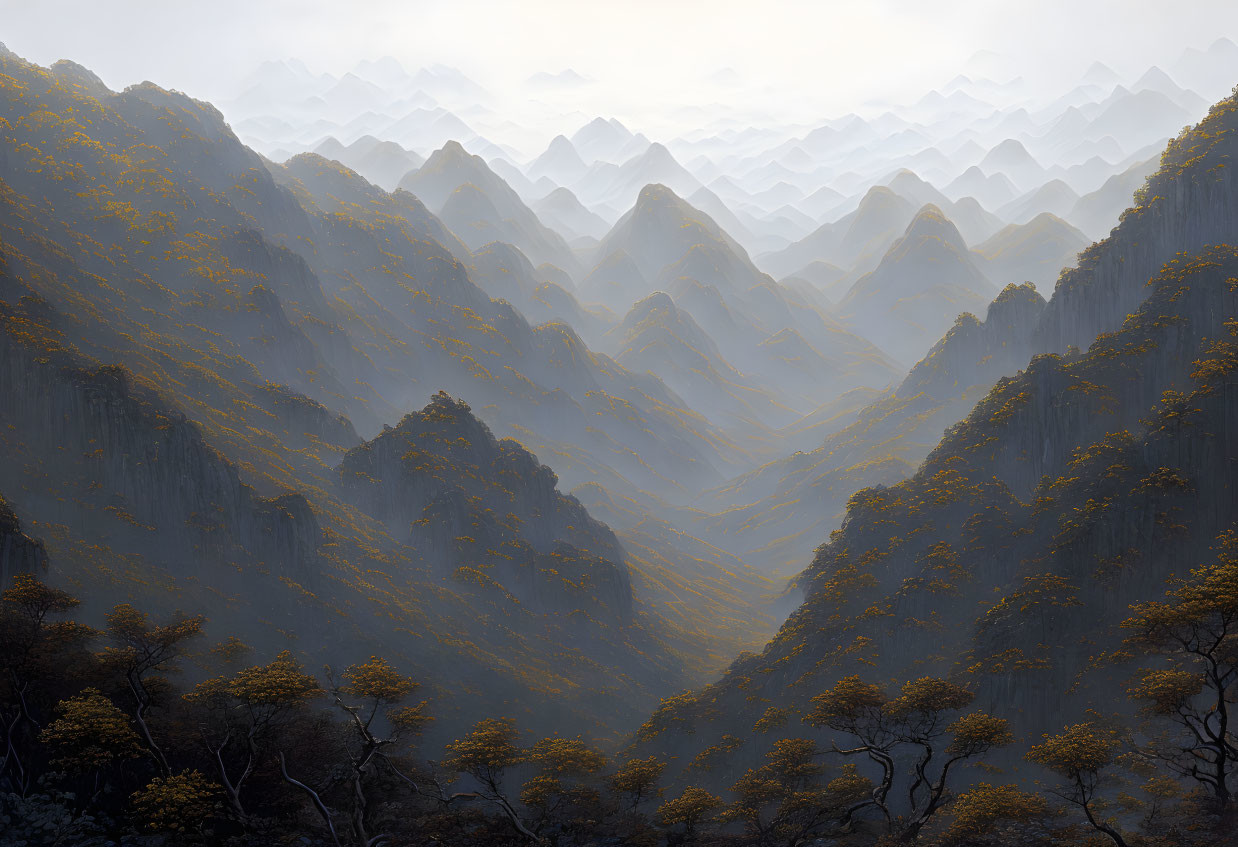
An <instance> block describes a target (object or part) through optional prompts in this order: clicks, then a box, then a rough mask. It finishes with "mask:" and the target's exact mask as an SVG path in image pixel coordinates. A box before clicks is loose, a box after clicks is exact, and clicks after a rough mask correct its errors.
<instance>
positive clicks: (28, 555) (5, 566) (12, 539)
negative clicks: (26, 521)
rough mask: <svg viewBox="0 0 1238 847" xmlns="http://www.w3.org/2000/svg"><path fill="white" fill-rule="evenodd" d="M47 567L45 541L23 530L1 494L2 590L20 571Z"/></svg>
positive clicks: (38, 569) (0, 584) (0, 576)
mask: <svg viewBox="0 0 1238 847" xmlns="http://www.w3.org/2000/svg"><path fill="white" fill-rule="evenodd" d="M46 568H47V551H46V550H44V548H43V542H41V541H38V540H36V539H33V538H31V537H30V536H28V535H26V534H25V533H24V532H22V526H21V522H20V521H19V520H18V519H17V515H15V514H14V513H13V510H12V509H11V508H10V507H9V504H8V502H7V501H6V500H5V499H4V496H3V495H0V590H3V589H5V588H7V587H8V586H9V585H10V584H11V583H12V581H13V577H14V576H15V575H16V574H19V573H38V572H39V571H42V570H45V569H46Z"/></svg>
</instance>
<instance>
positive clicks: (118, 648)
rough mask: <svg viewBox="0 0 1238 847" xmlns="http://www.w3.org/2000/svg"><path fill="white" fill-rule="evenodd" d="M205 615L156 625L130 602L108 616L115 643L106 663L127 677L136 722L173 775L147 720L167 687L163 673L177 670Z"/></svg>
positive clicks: (165, 771) (163, 767) (164, 768)
mask: <svg viewBox="0 0 1238 847" xmlns="http://www.w3.org/2000/svg"><path fill="white" fill-rule="evenodd" d="M204 621H205V619H204V618H203V617H201V616H200V615H199V616H196V617H192V618H190V617H183V616H175V617H173V618H172V620H170V621H169V622H168V623H166V624H164V625H162V626H153V625H151V623H150V621H149V620H148V619H147V616H146V615H145V614H144V613H142V612H140V611H138V610H137V609H135V608H134V607H133V606H131V605H129V604H128V603H121V604H119V605H117V606H116V607H115V608H114V609H113V610H112V611H111V612H110V613H109V614H108V616H107V632H108V636H109V637H110V638H111V639H112V642H113V645H114V646H112V647H110V648H108V649H107V650H106V651H105V653H104V663H105V664H106V665H108V666H110V667H113V668H115V669H116V670H117V671H118V672H119V673H120V674H122V675H123V676H124V679H125V684H126V685H127V686H128V688H129V693H130V694H131V695H132V697H133V703H134V713H133V718H134V721H135V722H136V723H137V725H138V729H140V730H141V732H142V738H143V739H144V740H145V742H146V747H147V749H149V750H150V753H151V756H152V757H153V758H154V760H155V762H156V764H157V765H158V766H159V769H160V770H161V771H162V772H163V775H164V776H169V775H171V767H170V766H169V765H168V759H167V756H165V755H164V753H163V750H161V749H160V748H159V745H158V744H156V743H155V737H154V735H153V734H152V733H151V729H150V725H149V723H148V721H147V713H148V712H149V711H150V708H151V705H152V703H153V702H154V699H155V697H156V695H157V694H158V693H159V692H162V691H163V690H164V689H165V688H166V684H165V680H164V678H163V676H162V675H161V674H166V673H170V672H173V671H175V670H176V667H175V662H176V660H177V659H179V658H180V655H181V653H182V651H183V649H184V644H185V642H186V641H188V640H189V639H191V638H194V637H195V636H197V635H198V634H199V633H200V632H201V631H202V624H203V623H204Z"/></svg>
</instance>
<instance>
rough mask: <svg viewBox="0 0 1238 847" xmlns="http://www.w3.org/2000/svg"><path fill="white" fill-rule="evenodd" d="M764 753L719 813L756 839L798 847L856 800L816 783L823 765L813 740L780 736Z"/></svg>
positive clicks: (846, 793) (849, 795)
mask: <svg viewBox="0 0 1238 847" xmlns="http://www.w3.org/2000/svg"><path fill="white" fill-rule="evenodd" d="M765 755H766V758H767V759H768V760H769V761H768V762H767V763H766V764H764V765H762V766H761V767H760V768H758V769H757V770H755V771H754V770H750V771H748V772H747V773H745V774H744V775H743V776H742V777H740V779H739V780H738V781H737V782H736V783H735V785H734V786H732V789H731V790H732V791H734V792H735V795H736V799H735V801H734V802H733V803H731V805H729V806H728V807H727V808H726V809H725V810H724V811H723V812H722V818H723V820H727V821H740V822H742V823H743V824H744V827H745V829H746V830H747V831H748V834H749V835H750V836H751V837H752V838H753V840H754V841H755V842H756V843H757V844H761V845H767V844H782V845H786V847H798V845H801V844H804V843H806V842H807V841H809V840H810V839H812V838H814V837H815V836H817V835H818V834H819V830H820V828H821V827H822V826H823V825H824V824H826V823H827V822H829V821H831V820H834V819H836V818H838V817H839V815H840V814H841V813H842V810H843V809H845V808H846V807H848V806H850V805H851V803H853V802H854V799H855V798H854V794H852V793H851V792H848V791H844V792H843V794H835V793H834V792H833V791H831V790H830V789H829V788H827V787H826V786H822V785H821V784H820V777H821V775H822V773H823V772H824V770H825V769H824V768H823V767H822V766H821V765H820V764H819V763H818V762H817V761H816V759H817V756H818V751H817V748H816V745H815V744H813V743H812V742H811V741H808V740H807V739H803V738H784V739H781V740H779V741H777V742H775V743H774V747H773V749H772V750H770V751H769V752H768V753H766V754H765ZM868 787H869V788H870V789H871V783H869V786H868Z"/></svg>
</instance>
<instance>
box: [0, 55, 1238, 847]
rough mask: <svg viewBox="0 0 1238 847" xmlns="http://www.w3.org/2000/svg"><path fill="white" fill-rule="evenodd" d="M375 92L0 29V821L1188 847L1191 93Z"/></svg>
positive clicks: (1228, 806) (1210, 181)
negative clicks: (201, 72)
mask: <svg viewBox="0 0 1238 847" xmlns="http://www.w3.org/2000/svg"><path fill="white" fill-rule="evenodd" d="M1230 46H1231V47H1232V46H1233V45H1232V44H1231V45H1230ZM1234 49H1235V51H1238V48H1234ZM1226 50H1227V48H1226V47H1225V45H1224V44H1222V43H1221V42H1217V45H1214V48H1212V49H1210V52H1209V53H1208V54H1207V57H1211V59H1209V61H1212V60H1215V59H1216V57H1218V56H1219V57H1221V58H1224V57H1226V56H1229V55H1231V54H1230V53H1228V52H1226ZM1200 55H1201V57H1204V54H1200ZM1235 55H1238V53H1235ZM1207 57H1204V58H1198V59H1192V58H1191V57H1190V55H1187V56H1185V57H1184V59H1183V60H1182V67H1183V68H1185V70H1184V71H1182V73H1188V74H1189V73H1191V70H1190V69H1191V68H1192V67H1194V66H1193V65H1192V62H1194V61H1200V62H1203V61H1204V59H1205V58H1207ZM393 63H394V64H393ZM1153 70H1155V69H1153ZM402 75H403V70H402V69H401V68H400V67H399V63H398V62H394V60H390V61H388V60H381V61H375V62H372V63H369V64H365V65H364V67H359V72H358V73H357V74H348V75H345V76H344V77H341V78H335V77H332V76H331V75H329V74H327V75H323V76H321V77H318V78H315V77H313V75H312V74H310V72H309V71H308V70H306V69H305V68H304V67H303V66H297V65H295V64H288V63H279V62H275V63H268V65H265V66H264V68H263V70H262V71H261V72H260V73H259V74H258V77H257V78H258V82H256V83H255V84H254V85H253V87H252V88H251V89H250V90H249V91H248V92H247V93H246V94H244V95H243V96H242V98H241V99H240V101H239V103H229V104H228V105H227V108H228V109H233V110H237V112H238V113H245V111H246V109H251V110H252V109H257V108H258V106H254V105H253V104H255V103H258V104H261V103H268V104H274V105H271V109H272V110H274V111H275V112H278V111H279V110H280V109H286V110H288V111H286V112H285V113H284V115H285V117H287V118H288V119H287V120H285V119H284V117H278V116H276V115H274V114H266V115H264V116H263V115H260V116H258V117H256V118H255V117H253V116H251V117H249V118H247V119H242V121H240V122H237V125H236V127H235V128H234V125H233V122H232V120H231V114H232V113H229V118H225V113H224V112H222V111H220V109H218V108H216V106H214V105H211V104H210V103H207V102H204V101H201V100H196V99H194V98H192V97H190V96H188V95H186V94H183V93H180V92H178V91H172V90H168V89H165V88H162V87H160V86H158V85H156V84H154V83H151V82H143V83H140V84H137V85H131V86H129V87H127V88H125V89H123V90H121V91H115V90H112V89H110V88H108V87H107V86H106V85H105V84H104V82H103V81H102V80H101V79H100V78H99V77H97V76H96V75H95V74H94V73H92V72H91V71H90V70H88V69H86V68H84V67H82V66H80V65H78V64H75V63H73V62H70V61H60V62H56V63H55V64H54V65H51V66H50V67H42V66H40V65H38V64H35V63H33V62H30V61H27V60H25V59H23V58H21V57H19V56H17V55H16V54H14V53H13V52H10V51H9V50H7V49H6V48H4V47H3V45H0V738H2V739H3V741H2V743H0V847H7V845H9V844H13V845H15V847H16V845H22V847H34V846H35V845H40V846H41V845H48V847H51V845H56V847H60V845H78V844H83V845H91V847H103V845H123V847H135V845H148V847H165V845H174V844H177V845H179V844H201V845H204V846H205V845H221V846H222V845H227V847H248V846H249V845H252V847H270V845H276V844H280V845H285V844H297V845H304V847H318V845H323V847H399V845H429V844H438V845H451V847H470V846H471V845H477V844H484V845H516V844H523V845H553V847H617V845H634V847H661V845H666V847H680V845H689V844H694V843H695V844H701V845H734V847H775V845H777V846H778V847H826V845H831V847H879V845H887V847H888V845H892V844H896V843H898V844H909V843H920V844H925V845H931V846H932V847H986V845H993V846H994V847H996V845H1020V847H1023V845H1027V847H1094V845H1100V844H1113V845H1116V847H1205V845H1208V846H1209V847H1210V845H1215V844H1229V843H1235V844H1238V812H1236V811H1235V801H1234V792H1235V791H1236V790H1238V777H1236V776H1235V774H1236V772H1238V737H1236V734H1235V730H1234V728H1233V727H1234V710H1235V708H1238V593H1236V591H1238V589H1236V588H1235V587H1236V586H1238V488H1236V487H1235V480H1238V174H1236V173H1235V167H1234V162H1235V154H1238V89H1235V94H1234V95H1233V96H1230V97H1227V98H1225V99H1222V100H1221V101H1220V102H1218V103H1217V104H1216V105H1214V106H1212V107H1211V109H1209V110H1208V111H1207V114H1206V117H1204V118H1203V120H1202V121H1200V122H1199V123H1198V124H1196V125H1193V126H1190V127H1187V128H1186V129H1184V130H1182V132H1181V133H1180V134H1178V135H1177V136H1176V137H1174V138H1172V139H1171V140H1170V141H1169V143H1168V145H1167V146H1164V143H1163V139H1165V138H1166V137H1167V135H1168V133H1166V132H1164V131H1163V128H1164V127H1165V126H1166V125H1168V123H1169V122H1176V123H1174V124H1173V125H1174V126H1178V125H1180V124H1181V121H1182V120H1183V119H1185V116H1188V115H1191V114H1196V113H1195V112H1192V111H1191V110H1192V109H1196V110H1197V113H1198V114H1203V111H1204V109H1205V106H1204V102H1205V101H1203V100H1202V99H1200V97H1199V95H1197V94H1195V92H1194V91H1193V90H1187V89H1183V88H1179V87H1178V86H1177V84H1176V83H1174V82H1173V80H1172V79H1169V77H1168V76H1166V75H1164V74H1160V75H1158V74H1156V73H1152V71H1149V72H1148V73H1147V74H1146V75H1145V76H1144V77H1143V78H1141V79H1140V80H1139V82H1138V83H1136V84H1134V85H1133V86H1132V88H1131V89H1127V88H1125V87H1123V86H1122V85H1120V84H1118V83H1117V81H1116V80H1117V77H1116V76H1113V72H1112V71H1109V69H1108V68H1104V67H1103V66H1102V67H1099V68H1093V69H1092V70H1091V71H1089V75H1088V80H1089V81H1085V83H1084V84H1083V85H1081V86H1080V88H1079V89H1077V90H1076V91H1074V92H1071V93H1070V94H1067V95H1064V96H1062V97H1060V98H1058V100H1055V101H1054V102H1053V103H1052V104H1050V105H1048V106H1044V107H1043V109H1038V110H1033V111H1031V112H1029V111H1028V109H1026V108H1018V109H1013V108H1012V109H1006V110H994V111H992V113H991V114H989V113H987V112H985V113H984V114H980V112H979V111H977V110H981V111H982V110H983V108H984V107H985V104H984V103H983V102H982V101H981V100H978V99H976V98H975V97H973V96H972V94H969V93H967V92H968V91H970V92H972V93H973V94H974V93H975V92H977V91H979V90H980V88H981V87H982V86H979V84H978V83H976V82H974V81H972V80H968V79H965V78H962V77H960V79H959V80H956V81H955V82H954V83H951V86H950V92H951V93H949V94H942V93H939V92H932V94H930V95H927V96H926V97H925V99H924V100H922V101H920V102H918V103H916V104H915V105H914V106H911V107H907V109H906V110H904V112H905V114H907V115H915V118H914V120H913V119H910V118H904V117H901V116H900V115H898V114H895V113H894V112H893V111H891V112H887V113H886V114H884V115H881V116H873V117H872V118H871V120H870V119H866V118H862V117H860V116H859V115H851V116H849V117H847V118H845V119H839V120H837V121H833V122H827V123H824V124H821V125H818V126H815V127H813V128H805V127H804V126H795V127H794V128H793V130H790V129H786V128H784V130H786V133H787V135H786V137H785V138H784V137H782V136H780V135H779V133H780V132H783V130H779V131H777V132H775V131H773V130H766V129H761V128H758V127H746V126H744V125H743V124H742V123H740V124H734V125H732V124H725V126H726V128H725V129H718V130H717V132H716V134H714V135H710V134H709V133H712V132H714V130H712V129H711V130H709V131H708V132H706V130H701V131H700V133H695V132H694V133H690V134H688V135H685V136H683V137H681V138H678V139H675V140H674V141H673V142H668V144H662V143H661V142H657V141H654V142H651V141H650V140H649V138H648V137H646V136H645V135H644V134H642V133H639V132H632V131H631V130H629V129H628V128H627V127H626V126H625V125H624V124H622V123H620V122H619V121H618V120H617V119H614V118H611V119H602V118H597V119H594V120H592V121H591V122H589V123H587V124H586V125H585V126H584V127H583V128H582V129H581V130H580V131H578V132H577V133H576V134H575V135H573V136H571V138H569V137H568V136H567V135H563V134H559V135H556V136H555V137H554V140H553V141H552V142H551V143H550V145H549V146H548V147H547V148H546V150H545V152H544V153H543V154H541V155H539V156H537V157H536V158H533V159H529V160H527V162H526V163H525V164H523V165H522V164H519V163H516V162H514V161H513V153H512V149H513V148H511V147H509V146H506V145H500V144H495V143H491V142H490V141H488V140H487V139H485V138H482V137H481V136H479V135H477V134H475V133H473V132H472V130H471V129H470V127H469V126H468V124H466V123H465V122H464V121H463V120H461V119H460V118H459V117H458V116H457V115H456V114H454V113H452V112H451V111H449V110H447V109H445V108H442V107H441V106H439V105H437V101H436V100H435V99H434V96H438V97H442V98H444V99H448V98H451V97H455V98H460V102H466V101H467V103H468V104H471V105H470V106H469V111H468V112H467V113H468V115H469V116H470V120H474V119H476V120H488V119H489V118H487V115H491V117H493V114H492V113H491V111H490V107H489V106H486V105H484V104H483V101H484V95H485V92H483V91H482V90H481V89H480V88H479V87H477V86H476V85H475V84H473V83H472V82H471V81H470V80H468V78H467V77H465V76H464V75H463V74H461V73H460V72H458V71H453V70H452V69H450V68H443V67H436V68H434V69H423V71H422V72H421V73H420V74H419V75H418V76H417V78H416V80H417V82H416V83H415V84H416V86H420V87H417V88H415V89H412V88H407V89H406V90H405V94H404V95H401V96H403V97H404V99H403V100H400V101H399V103H400V109H402V110H403V117H402V118H400V119H398V120H394V121H387V120H386V118H385V117H384V116H382V115H380V114H378V112H376V111H375V110H377V109H380V108H383V106H382V104H383V103H384V102H385V100H384V98H387V97H388V96H389V94H390V91H385V90H384V88H383V85H380V84H379V82H382V81H383V80H387V81H389V82H390V87H391V90H395V89H397V88H399V87H400V86H404V85H405V84H406V83H407V82H408V81H407V80H404V79H403V76H402ZM561 77H562V78H560V77H555V78H554V79H551V80H543V81H542V83H541V84H544V85H547V86H553V85H560V84H563V85H581V86H587V85H588V84H590V83H588V82H581V81H573V80H572V79H571V78H570V76H567V72H566V71H565V72H564V74H563V75H561ZM1111 77H1112V79H1111ZM1162 77H1164V78H1162ZM1197 77H1198V78H1200V79H1204V78H1205V77H1207V74H1204V73H1203V72H1200V73H1198V75H1197ZM375 80H379V82H375ZM402 80H403V81H402ZM555 80H557V82H556V81H555ZM1097 80H1100V81H1099V82H1098V81H1097ZM990 82H991V81H990ZM1016 83H1017V81H1014V82H1011V83H1010V84H1009V86H1008V87H1014V86H1016ZM994 85H996V84H994ZM1105 86H1109V87H1108V88H1106V87H1105ZM999 87H1000V86H999ZM430 90H433V91H435V92H437V95H434V96H432V95H431V94H430V93H428V92H429V91H430ZM549 90H550V89H549V88H547V89H546V91H547V92H548V91H549ZM1209 90H1211V89H1209ZM305 91H311V92H313V94H312V96H309V97H301V96H300V95H301V94H304V93H305ZM273 92H274V93H273ZM298 92H299V93H298ZM1098 92H1099V93H1098ZM543 93H545V92H543ZM560 93H561V92H560ZM294 94H295V96H296V97H299V98H300V99H296V100H295V102H293V98H294ZM934 95H935V96H934ZM539 96H540V95H539ZM556 96H558V95H556ZM1210 96H1212V95H1210ZM554 99H555V97H553V96H551V95H550V94H548V93H547V94H546V99H545V100H537V101H534V100H530V104H531V105H530V106H529V107H530V108H531V109H533V108H536V109H543V108H545V109H549V108H551V106H549V105H547V104H548V103H550V102H551V101H553V100H554ZM246 104H249V105H248V106H247V105H246ZM977 104H978V105H977ZM361 109H365V110H366V111H365V112H362V113H360V114H357V115H355V116H354V118H352V119H351V120H352V121H353V122H354V123H355V122H356V121H360V122H361V123H366V122H369V123H372V124H373V125H374V127H378V126H384V127H385V130H382V131H379V130H377V129H376V130H375V131H376V132H379V133H380V135H382V134H383V133H386V134H385V135H383V137H381V138H380V137H379V136H378V135H372V134H370V132H369V131H368V130H367V131H366V132H365V133H364V134H362V133H360V132H354V131H353V130H354V129H357V128H358V127H359V126H360V124H356V125H353V124H350V126H351V127H352V129H350V130H349V131H348V132H347V133H344V132H340V137H339V138H336V137H334V136H330V137H323V133H324V132H326V131H328V130H330V131H335V130H339V129H341V126H342V125H341V123H340V120H342V118H340V116H342V115H351V114H353V113H354V112H357V111H358V110H361ZM293 113H295V114H293ZM311 114H317V115H318V117H317V118H316V119H315V120H316V122H312V123H305V122H304V121H308V120H309V118H307V117H306V116H307V115H311ZM926 115H927V116H930V117H925V116H926ZM968 115H971V117H967V116H968ZM388 117H390V116H388ZM303 119H304V121H303ZM337 119H338V120H337ZM956 124H957V125H958V131H957V133H956V134H955V135H953V136H951V137H950V138H948V139H946V140H941V138H939V136H940V134H941V133H945V132H946V130H945V129H944V128H943V127H945V126H947V125H950V126H954V125H956ZM513 126H514V124H513ZM719 126H724V124H719ZM246 132H248V133H256V134H257V135H259V136H263V135H264V134H265V137H267V138H270V137H275V136H281V137H286V138H288V139H299V140H298V141H297V142H296V143H293V142H292V141H289V142H288V144H290V145H291V148H293V149H288V150H282V149H281V148H276V147H273V146H272V145H264V146H262V149H263V151H264V153H266V154H267V155H262V154H260V153H259V152H256V150H255V149H253V148H251V146H247V144H245V143H242V140H241V135H243V134H245V133H246ZM311 134H316V135H315V137H314V138H313V143H310V136H311ZM457 136H458V138H457ZM1116 136H1123V137H1122V138H1120V139H1119V138H1117V137H1116ZM1127 136H1129V137H1127ZM410 139H412V140H410ZM930 139H937V140H936V141H933V143H929V141H930ZM978 139H981V140H984V145H985V146H982V145H981V143H980V142H979V141H978ZM401 140H402V142H403V143H400V142H401ZM939 142H940V143H939ZM405 144H407V145H408V146H405ZM934 144H938V146H940V147H941V148H942V149H938V146H934ZM728 145H729V146H728ZM870 146H872V147H880V148H881V149H883V150H886V151H894V152H890V153H889V155H890V156H891V158H890V161H888V162H887V161H876V160H874V158H873V154H872V152H871V151H870V150H869V149H868V148H869V147H870ZM758 147H759V149H760V150H761V151H762V152H761V155H759V156H752V155H748V153H749V152H750V151H751V150H752V149H755V148H758ZM1029 147H1031V148H1032V151H1034V153H1035V155H1033V152H1032V151H1029V149H1028V148H1029ZM1115 149H1116V150H1117V151H1118V153H1117V154H1114V155H1112V156H1110V158H1104V156H1109V155H1110V154H1111V152H1112V151H1113V150H1115ZM277 154H278V155H277ZM968 161H970V162H975V163H976V164H974V165H971V166H967V165H965V164H963V163H964V162H968ZM1050 162H1051V164H1050ZM345 163H347V164H345ZM913 166H914V167H915V168H917V169H918V171H916V170H912V169H911V168H912V167H913ZM827 172H828V174H829V176H828V178H827V176H826V174H827ZM920 172H923V173H929V174H932V179H925V178H922V177H921V176H920V175H918V174H919V173H920ZM1148 173H1150V174H1151V175H1150V176H1149V177H1148V178H1147V180H1146V182H1144V183H1142V184H1140V180H1142V179H1143V176H1144V174H1148ZM949 174H953V176H947V175H949ZM371 180H372V181H371ZM568 185H570V186H571V188H570V189H569V188H568V187H567V186H568ZM936 185H941V186H942V188H941V189H939V188H937V187H936ZM387 188H390V189H392V190H390V191H389V190H387ZM836 188H837V190H836ZM1132 189H1134V194H1133V197H1128V196H1127V193H1128V192H1130V191H1131V190H1132ZM684 197H688V198H689V199H687V200H685V199H683V198H684ZM977 198H981V199H977ZM1127 204H1129V208H1128V209H1127V210H1126V211H1125V212H1123V213H1121V215H1120V216H1116V215H1117V209H1118V208H1122V207H1123V206H1124V205H1127ZM1115 216H1116V217H1115ZM1076 226H1078V227H1079V228H1078V229H1077V228H1076ZM1106 227H1107V228H1108V229H1109V234H1108V235H1107V237H1104V238H1103V239H1102V240H1100V241H1098V242H1096V243H1094V244H1091V245H1090V246H1085V245H1086V240H1087V238H1088V237H1091V236H1092V235H1093V233H1094V232H1101V231H1103V230H1104V229H1105V228H1106ZM1084 232H1087V233H1088V235H1087V236H1085V235H1084V234H1083V233H1084ZM1063 265H1065V267H1064V268H1062V269H1061V270H1060V272H1059V270H1058V269H1059V268H1060V267H1061V266H1063ZM769 271H776V272H778V274H779V276H780V277H781V278H776V277H775V276H773V275H771V274H770V272H769ZM1050 280H1055V282H1054V284H1053V288H1052V291H1051V292H1050V291H1048V290H1047V288H1046V285H1047V283H1048V282H1049V281H1050ZM1036 282H1039V283H1041V286H1040V289H1038V287H1037V284H1036ZM1045 294H1048V295H1049V296H1048V297H1047V298H1046V296H1045Z"/></svg>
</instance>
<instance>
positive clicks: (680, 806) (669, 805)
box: [657, 786, 723, 841]
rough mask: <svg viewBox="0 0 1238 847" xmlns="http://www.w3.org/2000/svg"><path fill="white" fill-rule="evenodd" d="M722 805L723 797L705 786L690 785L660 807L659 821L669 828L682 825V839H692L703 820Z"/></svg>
mask: <svg viewBox="0 0 1238 847" xmlns="http://www.w3.org/2000/svg"><path fill="white" fill-rule="evenodd" d="M722 805H723V803H722V800H721V798H718V797H715V796H714V795H713V794H710V793H709V792H708V791H706V790H705V789H704V788H696V787H695V786H689V787H688V788H685V789H684V790H683V793H682V794H680V795H679V796H678V797H676V798H674V799H673V800H667V801H666V802H665V803H663V804H662V805H661V806H660V807H659V808H658V813H657V818H658V823H660V824H661V825H662V826H664V827H667V828H668V829H669V828H672V827H677V826H682V827H683V830H682V833H681V839H682V840H683V841H691V840H692V839H694V838H695V837H696V830H697V827H699V826H700V825H701V822H702V821H704V820H705V819H706V818H707V817H708V816H709V815H710V814H712V813H713V812H715V811H717V810H718V809H719V808H721V807H722Z"/></svg>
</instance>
